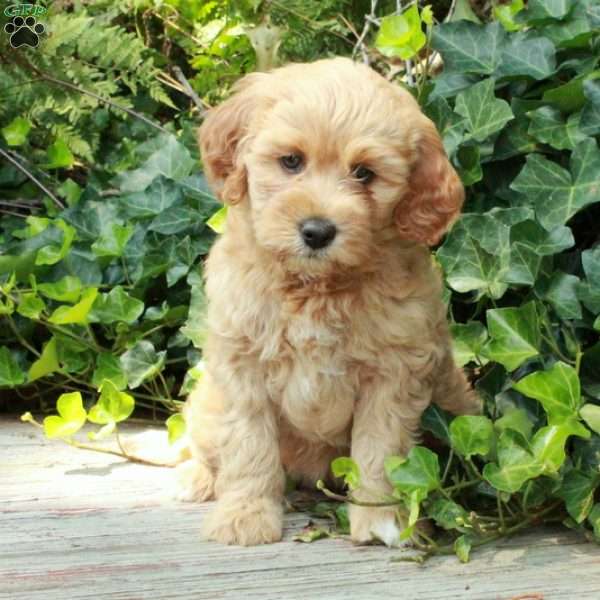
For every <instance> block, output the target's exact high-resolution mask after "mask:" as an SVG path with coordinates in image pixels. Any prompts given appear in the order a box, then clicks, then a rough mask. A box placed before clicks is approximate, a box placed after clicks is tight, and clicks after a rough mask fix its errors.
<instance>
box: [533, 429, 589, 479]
mask: <svg viewBox="0 0 600 600" xmlns="http://www.w3.org/2000/svg"><path fill="white" fill-rule="evenodd" d="M572 435H575V436H578V437H581V438H584V439H588V438H589V437H590V435H591V434H590V432H589V430H588V429H586V428H585V427H584V426H583V425H582V424H581V423H580V422H579V421H577V420H575V419H572V418H566V419H564V420H563V422H561V423H560V424H559V425H548V426H547V427H542V429H540V430H539V431H538V432H537V433H536V434H535V435H534V436H533V439H532V440H531V450H532V452H533V455H534V456H535V458H536V460H537V461H538V463H539V464H540V465H541V466H542V469H543V471H544V473H548V474H554V473H556V472H558V470H559V469H560V467H561V466H562V465H563V463H564V462H565V458H566V455H565V444H566V442H567V438H569V437H570V436H572Z"/></svg>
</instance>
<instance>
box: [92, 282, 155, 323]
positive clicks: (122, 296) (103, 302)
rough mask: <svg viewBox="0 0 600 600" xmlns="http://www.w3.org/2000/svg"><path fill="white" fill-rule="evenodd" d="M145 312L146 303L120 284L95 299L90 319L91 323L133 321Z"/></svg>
mask: <svg viewBox="0 0 600 600" xmlns="http://www.w3.org/2000/svg"><path fill="white" fill-rule="evenodd" d="M143 312H144V303H143V302H142V301H141V300H138V299H137V298H133V297H132V296H130V295H129V294H128V293H127V292H126V291H125V290H124V289H123V288H122V287H121V286H120V285H117V286H115V287H114V288H113V289H112V290H110V292H108V294H100V295H99V296H98V297H97V298H96V300H95V301H94V305H93V307H92V310H91V312H90V314H89V317H88V320H89V321H90V322H91V323H104V324H106V323H115V322H117V321H121V322H123V323H133V322H134V321H135V320H136V319H137V318H138V317H139V316H140V315H141V314H142V313H143Z"/></svg>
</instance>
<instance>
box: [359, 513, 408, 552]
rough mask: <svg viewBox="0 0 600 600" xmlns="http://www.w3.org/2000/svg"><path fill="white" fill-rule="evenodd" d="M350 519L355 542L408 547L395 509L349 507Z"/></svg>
mask: <svg viewBox="0 0 600 600" xmlns="http://www.w3.org/2000/svg"><path fill="white" fill-rule="evenodd" d="M348 515H349V517H350V535H351V537H352V539H353V540H354V541H355V542H359V543H365V542H371V541H373V540H378V541H380V542H383V543H384V544H385V545H386V546H394V547H399V546H403V545H406V544H407V543H408V542H407V541H402V540H401V539H400V535H401V534H402V529H401V528H400V527H399V524H398V519H397V516H396V510H394V509H393V508H387V507H381V508H374V507H367V506H356V505H355V504H351V505H350V506H349V507H348Z"/></svg>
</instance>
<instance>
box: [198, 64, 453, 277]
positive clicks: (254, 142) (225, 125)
mask: <svg viewBox="0 0 600 600" xmlns="http://www.w3.org/2000/svg"><path fill="white" fill-rule="evenodd" d="M200 139H201V148H202V152H203V159H204V163H205V169H206V172H207V175H208V177H209V180H210V181H211V183H212V185H213V188H214V189H215V191H216V192H217V194H218V195H219V196H220V197H221V199H222V200H223V201H224V202H229V203H232V204H236V203H241V202H244V203H248V206H247V208H248V210H247V212H246V214H247V215H248V218H249V220H250V222H251V227H252V230H253V234H254V239H255V243H256V244H257V245H259V246H260V247H262V248H263V249H265V250H267V251H268V252H271V253H272V254H273V255H275V256H276V257H277V258H278V259H279V260H280V261H281V262H282V263H283V264H284V265H285V266H286V267H287V268H288V269H290V270H293V271H298V272H304V273H308V274H311V273H314V274H320V273H328V272H331V271H339V270H340V269H355V268H360V267H361V266H365V265H368V264H369V262H370V261H372V259H373V257H374V255H375V254H376V253H377V251H378V249H379V247H380V246H381V245H382V244H386V243H389V241H390V240H391V239H393V238H396V237H400V238H403V239H404V240H406V241H413V242H421V243H435V242H436V241H437V239H438V238H439V237H440V236H441V235H442V233H443V232H444V230H445V229H446V228H447V226H448V224H449V223H450V222H451V220H452V219H453V218H454V217H455V215H456V214H457V213H458V211H459V209H460V205H461V203H462V186H461V185H460V182H459V180H458V177H457V176H456V173H455V172H454V170H453V169H452V167H451V166H450V164H449V163H448V160H447V158H446V156H445V154H444V152H443V148H442V145H441V141H440V139H439V137H438V135H437V133H436V131H435V128H434V127H433V125H432V123H431V122H430V121H429V120H428V119H426V118H425V117H424V116H423V115H422V114H421V112H420V110H419V107H418V105H417V104H416V102H415V101H414V99H413V98H412V97H411V96H410V94H409V93H408V92H405V91H403V90H402V89H401V88H399V87H398V86H397V85H394V84H391V83H389V82H387V81H386V80H385V79H383V78H382V77H380V76H379V75H377V74H376V73H375V72H373V71H372V70H370V69H368V68H367V67H364V66H363V65H358V64H355V63H352V62H351V61H349V60H345V59H334V60H325V61H319V62H317V63H313V64H310V65H292V66H289V67H285V68H283V69H279V70H277V71H274V72H273V73H269V74H255V75H252V76H250V77H248V78H246V80H244V81H243V82H242V85H241V86H240V90H239V91H238V93H237V94H236V95H234V96H233V97H232V98H231V99H230V100H228V101H227V102H225V103H224V104H223V105H221V106H220V107H219V108H217V109H216V110H215V111H213V112H212V113H211V114H210V115H209V117H208V118H207V119H206V121H205V123H204V124H203V126H202V128H201V131H200Z"/></svg>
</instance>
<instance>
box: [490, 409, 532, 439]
mask: <svg viewBox="0 0 600 600" xmlns="http://www.w3.org/2000/svg"><path fill="white" fill-rule="evenodd" d="M494 427H495V428H496V430H497V431H498V432H499V433H500V434H501V433H502V432H503V431H505V430H506V429H512V430H513V431H516V432H518V433H520V434H521V435H522V436H523V437H524V438H525V439H526V440H528V439H529V438H530V437H531V431H532V430H533V423H532V422H531V421H530V420H529V417H528V416H527V413H526V412H525V411H524V410H523V409H521V408H513V409H512V410H509V411H508V412H507V413H506V414H505V415H504V416H502V417H500V418H499V419H497V420H496V421H494Z"/></svg>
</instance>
